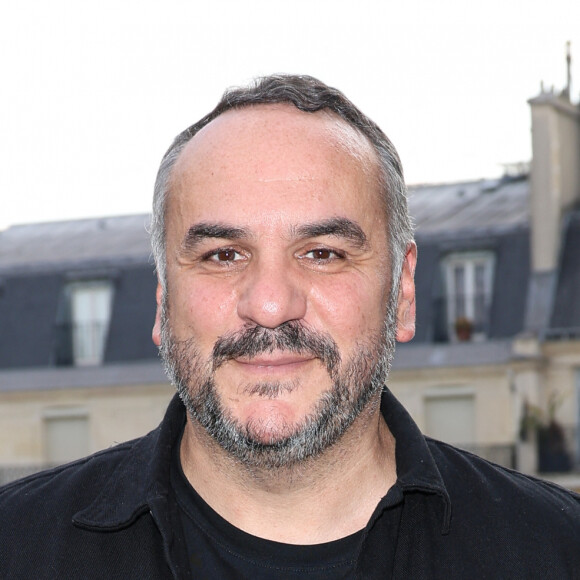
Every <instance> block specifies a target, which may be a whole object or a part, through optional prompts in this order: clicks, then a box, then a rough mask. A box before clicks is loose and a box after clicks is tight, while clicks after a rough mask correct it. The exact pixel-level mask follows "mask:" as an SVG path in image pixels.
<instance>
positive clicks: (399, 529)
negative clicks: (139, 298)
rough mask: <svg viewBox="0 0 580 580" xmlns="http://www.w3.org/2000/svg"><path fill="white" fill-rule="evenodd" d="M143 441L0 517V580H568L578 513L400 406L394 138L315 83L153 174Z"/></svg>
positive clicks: (219, 117)
mask: <svg viewBox="0 0 580 580" xmlns="http://www.w3.org/2000/svg"><path fill="white" fill-rule="evenodd" d="M152 240H153V249H154V254H155V260H156V264H157V272H158V277H159V286H158V291H157V303H158V311H157V317H156V321H155V326H154V330H153V340H154V342H155V343H156V344H157V345H158V346H159V347H160V352H161V355H162V357H163V360H164V363H165V367H166V369H167V372H168V375H169V377H170V378H171V380H172V382H173V384H174V385H175V386H176V388H177V390H178V393H179V398H177V397H176V399H174V401H173V402H172V403H171V405H170V407H169V409H168V411H167V415H166V418H165V419H164V421H163V423H162V424H161V426H160V427H159V429H157V430H156V431H154V432H152V433H150V434H149V435H147V436H146V437H144V438H142V439H140V440H137V441H133V442H129V443H125V444H122V445H119V446H117V447H115V448H113V449H110V450H107V451H105V452H101V453H99V454H97V455H95V456H93V457H90V458H87V459H84V460H81V461H79V462H76V463H75V464H72V465H69V466H65V467H60V468H57V469H55V470H53V471H51V472H46V473H43V474H40V475H36V476H32V477H30V478H27V479H25V480H23V481H21V482H18V483H16V484H13V485H11V486H8V487H7V488H5V489H4V491H3V492H2V493H1V494H0V510H1V512H0V513H1V514H2V529H3V533H2V535H1V537H0V572H1V573H2V574H3V576H2V577H7V578H170V577H174V578H252V579H256V578H257V579H261V578H288V579H291V578H310V579H330V578H332V579H337V578H365V579H366V578H462V579H463V578H573V577H580V549H579V548H580V544H579V540H580V520H579V518H580V505H579V502H578V499H579V498H578V497H577V496H575V495H574V494H572V493H569V492H567V491H565V490H562V489H560V488H558V487H556V486H553V485H550V484H548V483H542V482H539V481H536V480H533V479H532V478H529V477H527V476H524V475H520V474H517V473H514V472H511V471H508V470H506V469H503V468H500V467H497V466H494V465H492V464H489V463H487V462H485V461H483V460H481V459H479V458H476V457H474V456H472V455H469V454H468V453H465V452H462V451H459V450H456V449H454V448H452V447H450V446H448V445H445V444H442V443H438V442H435V441H432V440H426V439H425V438H424V437H423V436H422V435H421V434H420V432H419V431H418V429H417V427H416V426H415V425H414V423H413V422H412V420H411V419H410V417H409V416H408V415H407V414H406V412H405V411H404V409H403V408H402V407H401V406H400V404H399V403H398V402H397V401H396V400H395V399H394V397H393V396H392V395H391V394H390V392H389V391H388V390H386V388H385V386H384V385H385V382H386V380H387V375H388V370H389V366H390V362H391V359H392V356H393V351H394V341H395V339H397V340H399V341H408V340H410V339H411V338H412V336H413V333H414V320H415V302H414V286H413V273H414V269H415V262H416V248H415V244H414V242H413V239H412V231H411V226H410V222H409V217H408V215H407V206H406V197H405V187H404V183H403V177H402V169H401V165H400V162H399V159H398V156H397V153H396V151H395V149H394V148H393V146H392V144H391V143H390V141H389V140H388V139H387V138H386V137H385V135H384V134H383V133H382V132H381V130H380V129H379V128H378V127H377V126H376V125H375V124H374V123H373V122H372V121H370V120H369V119H367V118H366V117H365V116H364V115H363V114H362V113H361V112H360V111H358V109H356V108H355V107H354V105H352V103H350V102H349V101H348V100H347V99H346V98H345V97H344V96H343V95H342V94H341V93H339V92H338V91H336V90H334V89H331V88H329V87H327V86H326V85H324V84H322V83H320V82H319V81H317V80H315V79H313V78H310V77H297V76H274V77H267V78H264V79H261V80H259V81H258V82H257V83H256V84H255V85H253V86H252V87H249V88H244V89H237V90H234V91H230V92H229V93H226V95H225V96H224V97H223V99H222V101H221V102H220V104H219V105H218V106H217V108H216V109H215V110H214V111H213V112H212V113H210V114H209V115H208V116H207V117H205V118H204V119H202V120H201V121H200V122H199V123H197V124H196V125H194V126H192V127H190V128H189V129H187V130H186V131H184V132H183V133H182V134H181V135H179V136H178V137H177V139H176V140H175V142H174V143H173V145H172V147H171V148H170V149H169V151H168V152H167V154H166V155H165V157H164V159H163V161H162V164H161V168H160V170H159V174H158V178H157V183H156V189H155V199H154V213H153V223H152Z"/></svg>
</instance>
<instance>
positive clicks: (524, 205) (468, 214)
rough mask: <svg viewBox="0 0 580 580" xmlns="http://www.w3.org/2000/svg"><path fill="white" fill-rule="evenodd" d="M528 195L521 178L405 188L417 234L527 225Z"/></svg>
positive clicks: (438, 233)
mask: <svg viewBox="0 0 580 580" xmlns="http://www.w3.org/2000/svg"><path fill="white" fill-rule="evenodd" d="M528 195H529V182H528V180H527V179H526V178H525V177H524V178H509V177H507V178H501V179H494V180H489V179H481V180H478V181H468V182H462V183H444V184H439V185H416V186H411V187H409V207H410V211H411V215H412V216H413V219H414V221H415V225H416V230H417V231H416V233H417V236H418V237H428V236H432V235H437V236H440V235H441V234H450V235H457V234H459V233H462V232H465V233H466V234H467V235H471V233H472V232H473V231H475V230H477V231H479V232H483V231H488V232H489V233H499V232H502V231H507V230H514V229H517V228H522V227H526V226H527V225H528V222H529V218H530V216H529V206H528Z"/></svg>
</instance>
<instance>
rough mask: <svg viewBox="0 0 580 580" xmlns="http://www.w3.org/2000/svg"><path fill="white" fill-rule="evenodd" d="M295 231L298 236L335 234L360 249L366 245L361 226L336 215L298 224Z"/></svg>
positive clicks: (312, 236)
mask: <svg viewBox="0 0 580 580" xmlns="http://www.w3.org/2000/svg"><path fill="white" fill-rule="evenodd" d="M295 231H296V234H297V235H298V237H300V238H316V237H318V236H335V237H337V238H344V239H346V240H348V241H349V242H351V243H352V244H354V245H355V246H356V247H357V248H360V249H364V248H366V247H367V246H368V238H367V236H366V234H365V233H364V231H363V230H362V228H361V227H360V226H359V225H358V224H357V223H356V222H354V221H352V220H349V219H348V218H340V217H336V218H329V219H326V220H322V221H318V222H313V223H310V224H303V225H300V226H298V227H297V228H296V229H295Z"/></svg>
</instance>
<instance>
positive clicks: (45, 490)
mask: <svg viewBox="0 0 580 580" xmlns="http://www.w3.org/2000/svg"><path fill="white" fill-rule="evenodd" d="M381 412H382V413H383V416H384V418H385V421H386V422H387V425H388V426H389V428H390V430H391V432H392V433H393V435H394V437H395V439H396V463H397V483H396V484H395V486H393V488H391V490H390V491H389V493H388V494H387V496H386V497H385V498H384V499H383V500H381V501H380V502H379V505H378V506H377V509H376V510H375V512H374V514H373V516H372V517H371V519H370V521H369V522H368V524H367V526H366V527H365V529H364V530H363V532H362V535H361V536H360V540H359V545H358V548H357V550H358V551H357V554H356V562H355V577H356V578H358V579H362V580H370V579H375V578H377V579H378V578H382V579H385V578H393V579H396V580H409V579H413V580H416V579H425V580H434V579H442V580H465V579H466V578H469V579H472V578H473V579H477V580H479V579H481V578H491V579H493V580H496V579H504V578H509V579H513V578H522V579H526V580H529V579H542V580H545V579H552V578H553V579H556V580H563V579H569V578H579V579H580V498H579V497H578V495H576V494H574V493H572V492H569V491H566V490H564V489H562V488H559V487H558V486H556V485H553V484H550V483H547V482H542V481H538V480H536V479H534V478H532V477H529V476H526V475H523V474H521V473H516V472H514V471H511V470H509V469H505V468H503V467H499V466H497V465H493V464H491V463H489V462H487V461H485V460H483V459H481V458H479V457H475V456H474V455H471V454H469V453H466V452H465V451H461V450H459V449H456V448H454V447H452V446H450V445H446V444H444V443H441V442H438V441H433V440H431V439H429V438H426V437H424V436H423V435H422V434H421V433H420V431H419V429H418V428H417V426H416V425H415V423H414V422H413V420H412V419H411V418H410V417H409V415H408V413H407V412H406V411H405V409H404V408H403V407H402V406H401V404H400V403H399V402H398V401H397V400H396V399H395V397H394V396H393V395H392V394H391V393H390V392H389V391H388V390H387V391H385V393H384V394H383V398H382V403H381ZM184 421H185V409H184V407H183V404H182V403H181V401H180V400H179V399H178V398H175V399H174V400H173V401H172V402H171V404H170V406H169V408H168V410H167V413H166V415H165V418H164V420H163V422H162V423H161V425H160V427H159V428H158V429H156V430H155V431H153V432H151V433H150V434H149V435H147V436H145V437H142V438H140V439H137V440H135V441H129V442H127V443H123V444H120V445H117V446H116V447H113V448H111V449H108V450H106V451H103V452H100V453H97V454H95V455H92V456H91V457H87V458H84V459H82V460H79V461H77V462H75V463H72V464H70V465H66V466H61V467H58V468H55V469H53V470H50V471H45V472H43V473H40V474H36V475H33V476H30V477H28V478H25V479H23V480H20V481H18V482H15V483H12V484H9V485H7V486H5V487H3V488H1V489H0V521H1V525H0V578H2V579H4V578H7V579H10V580H12V579H18V578H22V579H26V580H28V579H29V578H34V579H35V580H37V579H60V578H83V580H90V579H93V578H94V579H99V580H101V579H102V578H122V579H123V580H129V579H132V578H135V579H139V580H148V579H151V580H153V579H155V580H158V579H165V578H173V579H179V580H185V579H187V578H195V577H196V576H195V575H192V570H191V566H190V562H189V557H188V547H187V542H186V541H185V540H184V534H183V533H182V532H181V528H182V524H181V520H182V516H181V515H180V508H179V504H178V502H177V500H176V494H175V491H174V490H173V487H172V482H171V477H170V474H171V462H172V458H173V450H174V449H175V446H176V445H178V441H179V437H180V436H181V432H182V429H183V424H184ZM397 511H399V514H400V517H398V518H393V517H392V514H394V513H396V512H397ZM393 521H395V522H398V523H395V524H393ZM393 534H395V536H393ZM194 550H195V548H194ZM273 577H276V576H275V575H274V576H273ZM198 578H199V576H198Z"/></svg>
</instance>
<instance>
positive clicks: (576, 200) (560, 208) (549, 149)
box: [526, 47, 580, 332]
mask: <svg viewBox="0 0 580 580" xmlns="http://www.w3.org/2000/svg"><path fill="white" fill-rule="evenodd" d="M567 68H568V74H567V85H566V88H565V89H564V90H563V91H562V92H561V93H560V94H557V93H555V92H554V89H553V88H552V89H551V90H549V91H545V90H544V86H543V84H542V87H541V90H540V94H539V95H538V96H537V97H534V98H533V99H530V100H529V101H528V102H529V104H530V107H531V113H532V165H531V176H530V214H531V223H530V227H531V231H530V236H531V240H530V241H531V268H532V272H531V274H532V277H531V285H530V289H529V290H530V295H529V297H528V307H527V321H526V326H527V328H528V330H532V331H535V332H541V330H542V329H543V328H546V325H547V323H548V319H549V314H550V311H551V299H552V297H553V292H554V284H555V280H556V270H557V268H558V260H559V254H560V244H561V240H562V233H563V228H562V226H563V221H564V217H565V214H566V211H567V210H568V209H570V208H572V207H573V206H574V205H576V204H580V108H579V107H578V105H575V104H573V103H572V102H571V100H570V94H571V90H570V89H571V87H570V84H571V80H570V53H569V47H568V54H567Z"/></svg>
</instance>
